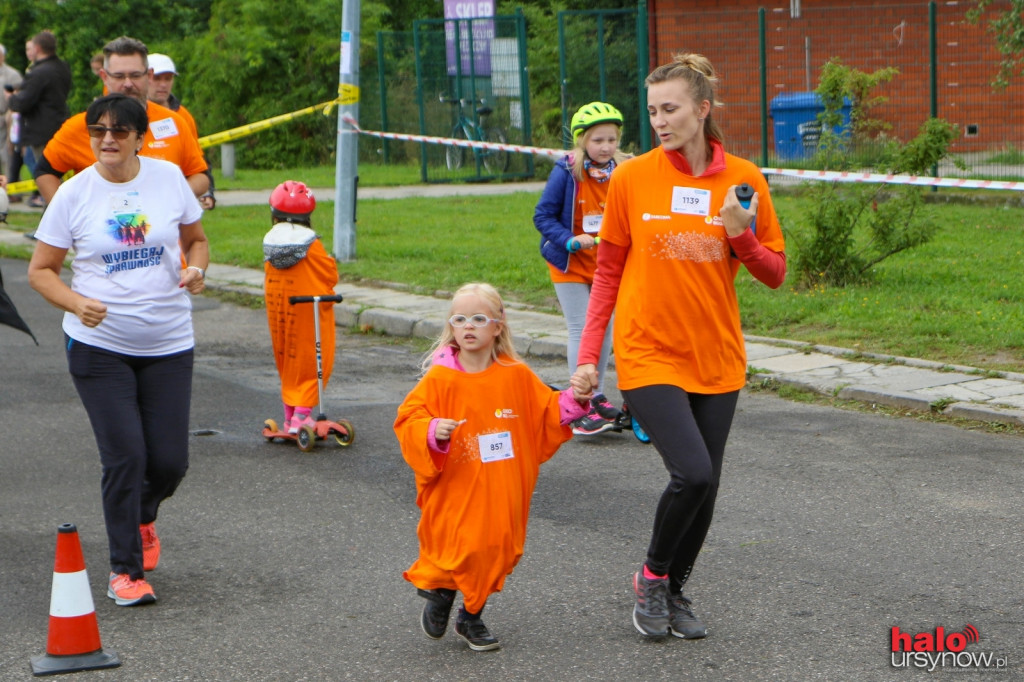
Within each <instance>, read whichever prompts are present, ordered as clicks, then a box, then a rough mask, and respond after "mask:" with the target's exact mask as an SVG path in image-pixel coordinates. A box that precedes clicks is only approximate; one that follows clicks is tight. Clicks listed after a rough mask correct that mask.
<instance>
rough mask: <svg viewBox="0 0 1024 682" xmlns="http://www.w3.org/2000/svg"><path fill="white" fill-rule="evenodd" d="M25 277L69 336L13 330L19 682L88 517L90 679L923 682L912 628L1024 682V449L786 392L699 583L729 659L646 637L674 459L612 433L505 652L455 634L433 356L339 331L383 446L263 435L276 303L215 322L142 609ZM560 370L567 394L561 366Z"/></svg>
mask: <svg viewBox="0 0 1024 682" xmlns="http://www.w3.org/2000/svg"><path fill="white" fill-rule="evenodd" d="M0 267H2V269H3V275H4V282H5V285H6V288H7V290H8V292H9V293H10V295H11V296H12V298H13V299H14V301H15V303H16V304H17V305H18V307H19V309H20V310H21V312H22V315H23V316H24V317H25V318H26V320H27V321H28V322H29V324H30V325H31V327H32V329H33V330H34V331H35V333H36V335H37V337H39V339H40V342H41V345H40V346H38V347H37V346H35V345H33V344H32V341H31V339H29V337H28V336H26V335H24V334H21V333H19V332H16V331H14V330H12V329H9V328H6V327H0V367H2V371H3V380H2V384H0V385H2V390H0V423H2V424H3V427H2V429H3V435H4V437H3V439H2V442H3V445H2V446H0V680H27V679H30V678H31V673H30V669H29V659H30V658H31V657H32V656H35V655H37V654H40V653H42V652H43V651H44V649H45V645H46V638H47V627H48V612H49V601H50V585H51V579H52V571H53V560H54V547H55V542H56V529H57V526H58V525H60V524H61V523H64V522H72V523H75V524H76V525H77V526H78V529H79V534H80V537H81V541H82V545H83V549H84V554H85V560H86V565H87V568H88V570H89V578H90V583H91V585H92V592H93V600H94V602H95V607H96V614H97V619H98V621H99V626H100V633H101V636H102V640H103V645H104V648H105V649H107V650H108V651H116V652H117V653H118V654H119V655H120V656H121V658H122V660H123V665H122V667H120V668H118V669H114V670H109V671H94V672H87V673H80V675H82V679H97V680H132V681H135V680H161V681H164V680H347V679H352V680H371V679H372V680H403V681H404V680H440V679H445V680H452V679H457V680H470V679H490V680H506V679H507V680H668V679H672V680H737V681H739V680H743V681H749V680H812V679H815V680H817V679H820V680H907V679H919V677H918V675H919V674H920V673H921V671H920V670H917V669H909V668H908V667H906V666H894V665H893V659H892V657H891V655H890V654H891V651H890V642H891V628H892V627H894V626H895V627H898V628H900V631H901V632H904V633H909V634H911V635H912V636H915V635H918V634H920V633H934V632H935V630H936V628H938V627H942V628H944V629H945V631H946V633H951V632H963V631H964V628H965V626H966V624H968V623H970V624H971V625H973V626H974V627H975V628H977V630H978V631H979V632H980V638H981V639H980V641H978V642H977V643H971V644H969V645H968V646H967V648H966V650H965V652H966V653H967V654H971V653H973V654H975V655H976V656H981V655H985V654H991V655H992V657H993V658H992V666H993V667H995V666H997V665H999V664H1000V662H1002V664H1003V665H1004V666H1005V667H1004V668H1002V671H1003V672H1004V674H1003V675H1001V676H998V677H996V678H992V677H991V674H992V673H991V671H989V672H987V673H986V672H981V671H979V670H978V669H977V668H976V667H973V666H967V667H966V668H961V669H956V670H955V669H954V665H953V662H952V659H950V658H949V657H947V658H946V659H945V667H942V665H941V664H940V666H939V667H938V669H937V670H936V672H938V673H940V674H946V675H953V679H956V680H963V679H1021V677H1022V673H1021V671H1022V670H1024V668H1022V663H1024V636H1022V635H1024V616H1022V613H1024V609H1022V606H1024V598H1022V589H1021V587H1022V580H1021V566H1022V565H1024V540H1022V535H1021V528H1022V527H1024V510H1022V505H1021V503H1020V494H1021V490H1022V489H1024V469H1022V467H1021V463H1022V453H1024V443H1022V441H1021V439H1020V438H1015V437H1011V436H1000V435H993V434H984V433H974V432H968V431H963V430H958V429H956V428H953V427H949V426H945V425H936V424H926V423H921V422H917V421H912V420H901V419H893V418H886V417H880V416H876V415H868V414H861V413H855V412H846V411H840V410H835V409H831V408H825V407H819V406H814V405H803V404H797V403H792V402H787V401H784V400H781V399H779V398H777V397H774V396H771V395H759V394H744V395H743V396H742V397H741V400H740V408H739V412H738V414H737V416H736V420H735V425H734V428H733V432H732V437H731V439H730V444H729V449H728V451H727V455H726V466H725V473H724V477H723V484H722V493H721V495H720V497H719V504H718V513H717V516H716V519H715V522H714V524H713V525H712V528H711V533H710V536H709V538H708V542H707V544H706V547H705V551H704V553H703V554H702V556H701V558H700V559H699V561H698V564H697V567H696V569H695V572H694V576H693V578H692V580H691V587H692V589H691V590H690V595H691V596H692V597H693V598H694V601H695V607H696V609H697V611H698V613H700V614H701V615H702V616H703V617H704V618H705V620H706V621H707V622H708V624H709V630H710V636H709V637H708V638H707V639H705V640H701V641H683V640H679V639H674V638H669V639H668V640H666V641H660V642H657V641H654V642H652V641H647V640H644V639H643V638H642V637H641V636H640V635H638V634H637V633H636V632H635V631H634V629H633V626H632V624H631V622H630V610H631V608H632V595H631V590H630V587H629V576H630V574H631V573H632V571H634V570H636V568H637V567H638V565H639V563H640V561H641V560H642V558H643V553H644V550H645V547H646V540H647V538H648V533H649V526H650V523H651V517H652V513H653V509H654V505H655V503H656V500H657V497H658V494H659V492H660V490H661V488H662V487H663V486H664V484H665V478H666V477H665V474H664V471H663V469H662V466H661V463H660V461H659V460H658V458H657V456H656V454H655V452H654V451H653V450H652V449H651V448H650V446H644V445H641V444H640V443H638V442H637V441H636V440H634V439H633V438H632V436H624V435H605V436H600V437H597V438H594V439H590V440H583V439H576V440H574V441H572V442H570V443H568V444H566V445H565V446H564V447H563V448H562V450H561V451H560V452H559V454H558V455H557V456H556V457H555V458H554V459H553V460H551V461H550V462H549V463H548V464H546V465H545V466H544V467H543V469H542V471H541V477H540V482H539V484H538V487H537V491H536V494H535V496H534V503H533V512H532V517H531V523H530V531H529V536H528V541H527V545H526V554H525V556H524V558H523V560H522V562H521V564H520V565H519V567H517V569H516V571H515V573H514V574H513V575H512V576H511V577H510V578H509V580H508V582H507V583H506V589H505V592H503V593H501V594H499V595H495V596H494V597H493V598H492V599H491V601H490V603H489V605H488V608H487V611H486V613H485V620H486V622H487V624H488V625H489V626H490V628H491V630H492V632H494V634H495V635H496V636H497V637H498V638H499V639H500V640H501V643H502V649H501V650H500V651H498V652H493V653H474V652H471V651H469V649H468V648H467V647H466V646H465V645H464V644H463V643H462V642H461V640H459V639H457V638H456V637H455V636H454V634H452V633H449V634H448V635H447V636H446V637H445V638H444V639H442V640H441V641H432V640H429V639H427V638H426V637H425V636H424V635H423V633H422V632H421V630H420V627H419V621H418V619H419V613H420V609H421V608H422V604H423V602H422V600H421V599H420V598H419V597H417V596H416V594H415V590H414V589H413V588H412V587H411V586H410V585H409V584H408V583H406V582H405V581H404V580H403V579H402V576H401V572H402V570H403V569H404V568H406V567H407V566H408V565H409V564H410V563H411V562H412V560H413V559H414V557H415V554H416V536H415V528H416V522H417V519H418V513H417V509H416V506H415V491H414V485H413V478H412V474H411V472H410V471H409V469H408V468H407V467H406V465H405V464H404V462H403V461H402V458H401V455H400V453H399V451H398V447H397V442H396V440H395V437H394V435H393V432H392V430H391V424H392V422H393V420H394V415H395V409H396V407H397V405H398V403H399V402H400V401H401V399H402V398H403V397H404V395H405V393H406V392H407V391H408V390H409V388H411V386H412V384H413V382H414V381H415V377H416V373H417V364H418V361H419V353H420V350H421V349H418V348H415V347H412V346H410V345H409V344H407V343H405V342H393V341H390V340H388V339H386V338H382V337H378V336H362V335H356V336H350V335H346V334H344V333H343V332H339V342H338V353H337V364H336V370H335V375H334V377H333V379H332V380H331V382H330V385H329V390H328V392H327V397H326V398H327V407H328V413H329V414H330V416H332V417H345V418H347V419H349V420H351V421H352V422H353V424H354V425H355V429H356V437H355V442H354V443H353V444H352V445H351V446H350V447H348V448H342V447H339V446H337V445H335V444H333V443H332V444H320V445H318V447H317V449H316V450H315V452H314V453H311V454H303V453H301V452H299V451H298V449H297V448H295V447H294V446H292V445H285V444H269V443H266V442H264V440H263V439H262V438H261V437H260V427H261V425H262V422H263V420H264V419H265V418H267V417H274V418H279V415H278V411H279V401H278V397H277V376H276V373H275V371H274V367H273V361H272V357H271V351H270V340H269V334H268V333H267V329H266V322H265V318H264V316H263V313H262V311H259V310H250V309H244V308H239V307H236V306H232V305H228V304H223V303H220V302H218V301H216V300H214V299H211V298H200V299H197V301H196V306H195V308H196V311H195V315H194V317H195V322H196V328H197V367H196V372H195V384H194V396H193V403H192V428H193V431H194V433H195V434H197V435H194V436H193V438H192V442H191V468H190V470H189V474H188V477H187V478H186V480H185V481H184V483H183V484H182V485H181V487H180V488H179V490H178V493H177V494H176V495H175V496H174V497H173V498H172V499H170V500H168V501H167V502H166V503H165V504H164V506H163V508H162V510H161V516H160V519H159V520H158V524H157V527H158V529H159V531H160V537H161V539H162V542H163V557H162V559H161V563H160V567H159V568H158V569H157V570H156V571H155V572H153V573H151V574H150V580H151V583H152V584H153V586H154V589H155V590H156V593H157V596H158V598H159V601H158V602H157V603H156V604H155V605H153V606H147V607H142V608H134V609H125V608H120V607H117V606H115V605H114V604H113V602H112V601H111V600H109V599H107V598H106V596H105V593H106V590H105V577H106V574H107V570H108V569H107V563H106V540H105V535H104V531H103V520H102V511H101V507H100V498H99V464H98V456H97V454H96V451H95V444H94V442H93V439H92V435H91V431H90V429H89V426H88V423H87V419H86V416H85V413H84V411H83V409H82V407H81V405H80V403H79V401H78V398H77V396H76V394H75V392H74V389H73V387H72V384H71V381H70V379H69V377H68V376H67V369H66V364H65V362H64V359H63V354H62V349H61V342H60V338H61V337H60V313H59V312H58V311H56V310H54V309H52V308H50V307H49V306H48V305H46V304H45V303H43V302H42V299H40V298H38V297H37V296H36V295H35V294H34V293H33V292H31V290H30V289H29V288H28V285H27V282H26V277H25V269H26V265H25V263H23V262H19V261H11V260H3V259H0ZM534 367H535V369H536V370H537V371H538V373H539V374H541V375H542V376H543V377H544V378H545V379H546V380H548V381H564V380H565V375H566V373H567V370H566V369H565V368H564V367H563V366H562V365H561V364H560V363H534ZM199 434H206V435H199ZM897 659H898V662H899V661H902V660H903V658H902V654H900V655H899V656H897ZM966 660H967V659H966V658H964V657H962V656H961V657H960V658H959V661H960V663H964V662H965V661H966ZM954 672H955V674H954ZM85 676H88V678H86V677H85ZM76 679H79V678H76Z"/></svg>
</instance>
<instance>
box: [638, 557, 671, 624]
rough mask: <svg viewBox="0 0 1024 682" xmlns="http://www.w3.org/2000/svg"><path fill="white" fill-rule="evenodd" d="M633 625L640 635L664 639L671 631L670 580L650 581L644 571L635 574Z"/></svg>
mask: <svg viewBox="0 0 1024 682" xmlns="http://www.w3.org/2000/svg"><path fill="white" fill-rule="evenodd" d="M633 591H634V592H635V593H636V604H635V605H634V606H633V625H634V626H635V627H636V629H637V630H639V631H640V634H642V635H647V636H648V637H664V636H665V635H667V634H668V633H669V631H670V629H671V628H670V627H669V612H668V578H667V577H666V578H658V579H655V580H648V579H647V578H645V577H644V573H643V570H642V569H641V570H639V571H637V572H636V573H634V574H633Z"/></svg>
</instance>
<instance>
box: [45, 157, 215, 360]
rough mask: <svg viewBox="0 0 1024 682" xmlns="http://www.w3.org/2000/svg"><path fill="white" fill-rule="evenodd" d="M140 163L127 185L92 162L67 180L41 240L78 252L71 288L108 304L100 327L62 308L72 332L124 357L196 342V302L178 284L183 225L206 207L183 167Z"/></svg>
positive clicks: (157, 352) (52, 206) (173, 349)
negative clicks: (106, 175)
mask: <svg viewBox="0 0 1024 682" xmlns="http://www.w3.org/2000/svg"><path fill="white" fill-rule="evenodd" d="M139 162H140V163H141V167H140V169H139V173H138V175H136V176H135V178H134V179H132V180H130V181H128V182H124V183H115V182H108V181H107V180H104V179H103V177H102V176H101V175H100V174H99V172H97V170H96V167H95V166H91V167H89V168H87V169H86V170H84V171H82V172H81V173H78V174H76V175H75V176H74V177H72V178H71V179H70V180H68V181H67V182H65V183H63V184H62V185H61V186H60V188H59V189H58V190H57V193H56V194H55V195H54V197H53V200H52V201H51V202H50V204H49V205H48V206H47V207H46V212H45V213H43V218H42V220H41V221H40V223H39V229H38V230H36V238H37V239H38V240H39V241H41V242H44V243H46V244H49V245H51V246H55V247H57V248H61V249H72V250H74V252H75V258H74V261H73V262H72V266H71V270H72V273H73V276H72V279H71V288H72V289H73V290H74V291H76V292H78V293H79V294H81V295H83V296H85V297H86V298H95V299H98V300H99V301H101V302H103V303H104V304H105V305H106V306H107V316H106V318H105V319H104V320H103V321H102V322H101V323H100V324H99V325H97V326H95V327H86V326H85V325H84V324H82V322H81V320H79V319H78V316H76V315H75V314H73V313H65V314H64V324H63V328H64V331H65V332H66V333H67V335H68V336H70V337H71V338H72V339H74V340H76V341H81V342H82V343H87V344H89V345H91V346H96V347H98V348H104V349H106V350H110V351H114V352H118V353H124V354H126V355H143V356H158V355H168V354H170V353H177V352H181V351H184V350H188V349H189V348H192V346H193V345H194V340H193V335H192V302H191V301H190V300H189V295H188V291H187V290H186V289H184V288H181V287H179V286H178V283H179V282H180V280H181V268H182V262H181V247H180V246H179V244H178V237H179V232H178V226H179V225H182V224H189V223H194V222H196V221H198V220H199V219H200V218H201V217H202V214H203V209H202V207H201V206H200V205H199V201H198V200H197V199H196V197H195V195H194V194H193V193H192V189H191V188H190V187H189V185H188V182H186V181H185V176H184V175H182V173H181V169H180V168H178V166H176V165H175V164H173V163H170V162H168V161H160V160H157V159H150V158H146V157H139Z"/></svg>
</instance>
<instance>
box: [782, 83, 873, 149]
mask: <svg viewBox="0 0 1024 682" xmlns="http://www.w3.org/2000/svg"><path fill="white" fill-rule="evenodd" d="M852 106H853V103H852V102H851V101H850V100H849V99H846V100H844V101H843V112H842V113H843V124H842V125H841V126H836V127H835V132H836V135H842V134H843V133H844V132H845V131H846V129H848V128H849V126H850V109H851V108H852ZM823 111H825V106H824V105H823V104H822V103H821V98H820V97H819V96H818V93H816V92H790V93H784V94H782V95H778V96H776V97H775V98H774V99H772V101H771V103H770V104H769V106H768V115H769V116H771V117H772V120H773V121H774V122H775V126H774V130H775V155H776V156H778V157H779V159H783V160H785V159H803V158H806V157H809V156H813V155H814V152H815V150H817V148H818V139H819V138H820V137H821V122H820V121H819V120H818V114H820V113H821V112H823Z"/></svg>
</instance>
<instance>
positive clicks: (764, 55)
mask: <svg viewBox="0 0 1024 682" xmlns="http://www.w3.org/2000/svg"><path fill="white" fill-rule="evenodd" d="M764 31H765V14H764V7H761V8H759V9H758V10H757V32H758V38H759V43H760V46H761V57H760V59H761V166H762V167H766V166H767V165H768V52H767V50H766V48H765V36H764Z"/></svg>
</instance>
